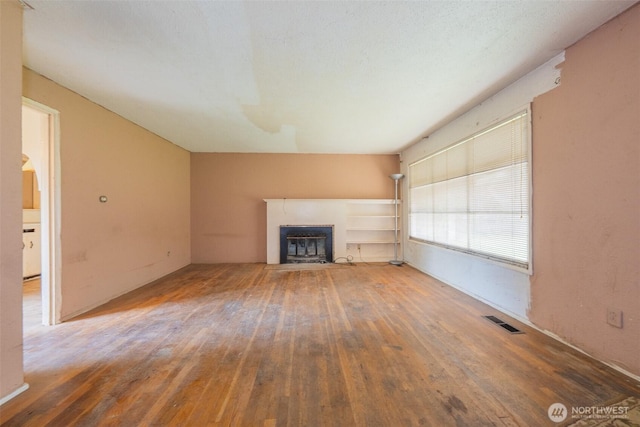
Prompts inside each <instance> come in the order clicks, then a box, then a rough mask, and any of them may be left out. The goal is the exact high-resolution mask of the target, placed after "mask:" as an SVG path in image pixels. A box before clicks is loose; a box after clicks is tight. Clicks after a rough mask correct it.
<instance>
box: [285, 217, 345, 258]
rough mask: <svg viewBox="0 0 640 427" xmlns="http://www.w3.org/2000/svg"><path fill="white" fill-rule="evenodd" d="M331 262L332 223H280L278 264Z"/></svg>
mask: <svg viewBox="0 0 640 427" xmlns="http://www.w3.org/2000/svg"><path fill="white" fill-rule="evenodd" d="M325 262H333V226H332V225H321V226H318V225H281V226H280V264H296V263H325Z"/></svg>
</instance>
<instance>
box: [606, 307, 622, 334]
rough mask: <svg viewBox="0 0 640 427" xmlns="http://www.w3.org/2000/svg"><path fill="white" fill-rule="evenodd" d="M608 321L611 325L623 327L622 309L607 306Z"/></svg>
mask: <svg viewBox="0 0 640 427" xmlns="http://www.w3.org/2000/svg"><path fill="white" fill-rule="evenodd" d="M607 323H608V324H610V325H611V326H615V327H616V328H621V329H622V311H621V310H616V309H614V308H607Z"/></svg>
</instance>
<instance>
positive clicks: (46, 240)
mask: <svg viewBox="0 0 640 427" xmlns="http://www.w3.org/2000/svg"><path fill="white" fill-rule="evenodd" d="M22 105H24V106H27V107H29V108H32V109H34V110H38V111H40V112H42V113H45V114H47V115H48V116H49V141H48V144H47V145H43V147H42V149H43V157H42V158H43V162H42V163H43V164H42V175H43V176H42V177H41V181H40V182H41V186H42V190H43V192H42V193H43V195H45V197H43V199H42V200H41V221H42V243H43V244H42V251H43V256H42V262H43V267H44V268H43V269H42V284H43V288H42V289H43V294H44V295H45V298H42V323H43V324H44V325H56V324H58V323H60V322H61V312H62V311H61V310H62V308H61V307H62V292H61V286H62V261H61V260H62V256H61V253H62V248H61V243H60V236H61V179H60V176H61V170H60V113H59V112H58V111H57V110H54V109H53V108H50V107H48V106H46V105H44V104H41V103H39V102H37V101H34V100H32V99H29V98H26V97H22ZM45 284H46V286H45Z"/></svg>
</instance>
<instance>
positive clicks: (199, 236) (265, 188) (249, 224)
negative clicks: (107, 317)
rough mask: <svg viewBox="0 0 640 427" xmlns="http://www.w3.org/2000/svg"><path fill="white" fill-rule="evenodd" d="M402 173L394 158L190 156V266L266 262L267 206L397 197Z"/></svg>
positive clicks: (260, 155)
mask: <svg viewBox="0 0 640 427" xmlns="http://www.w3.org/2000/svg"><path fill="white" fill-rule="evenodd" d="M399 169H400V161H399V157H398V156H397V155H319V154H212V153H192V154H191V194H192V197H191V242H192V245H191V254H192V262H193V263H219V262H266V259H267V255H266V245H267V243H266V239H267V238H266V227H267V218H266V215H267V214H266V212H267V208H266V203H265V202H264V201H263V199H269V198H272V199H277V198H289V199H296V198H298V199H322V198H325V199H382V198H393V181H392V180H391V179H390V178H389V174H391V173H395V172H398V170H399Z"/></svg>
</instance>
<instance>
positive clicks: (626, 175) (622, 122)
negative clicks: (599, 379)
mask: <svg viewBox="0 0 640 427" xmlns="http://www.w3.org/2000/svg"><path fill="white" fill-rule="evenodd" d="M533 116H534V117H533V137H534V143H533V188H534V193H533V194H534V196H533V222H534V228H533V242H534V248H533V251H534V252H533V253H534V272H535V274H534V276H533V277H532V279H531V297H532V302H531V310H530V313H529V315H530V319H531V320H532V321H533V322H534V323H535V324H536V325H538V326H540V327H542V328H544V329H547V330H549V331H551V332H553V333H555V334H557V335H558V336H560V337H561V338H563V339H564V340H566V341H568V342H570V343H572V344H574V345H576V346H577V347H580V348H581V349H583V350H585V351H587V352H588V353H590V354H592V355H594V356H595V357H597V358H599V359H602V360H604V361H606V362H609V363H613V364H616V365H618V366H620V367H621V368H623V369H626V370H628V371H630V372H632V373H634V374H636V375H640V284H639V280H640V6H635V7H634V8H632V9H631V10H629V11H627V12H626V13H624V14H622V15H620V16H619V17H617V18H615V19H613V20H612V21H611V22H609V23H607V24H606V25H604V26H603V27H601V28H600V29H598V30H596V31H595V32H593V33H592V34H590V35H589V36H588V37H586V38H585V39H583V40H581V41H580V42H578V43H577V44H576V45H574V46H572V47H571V48H569V49H568V50H567V51H566V56H565V63H564V64H563V67H562V84H561V85H560V87H559V88H557V89H555V90H553V91H551V92H548V93H546V94H544V95H541V96H539V97H538V98H536V99H535V100H534V103H533ZM609 307H611V308H616V309H620V310H622V311H623V313H624V314H623V316H624V327H623V329H617V328H615V327H612V326H610V325H608V324H607V322H606V312H607V308H609Z"/></svg>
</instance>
